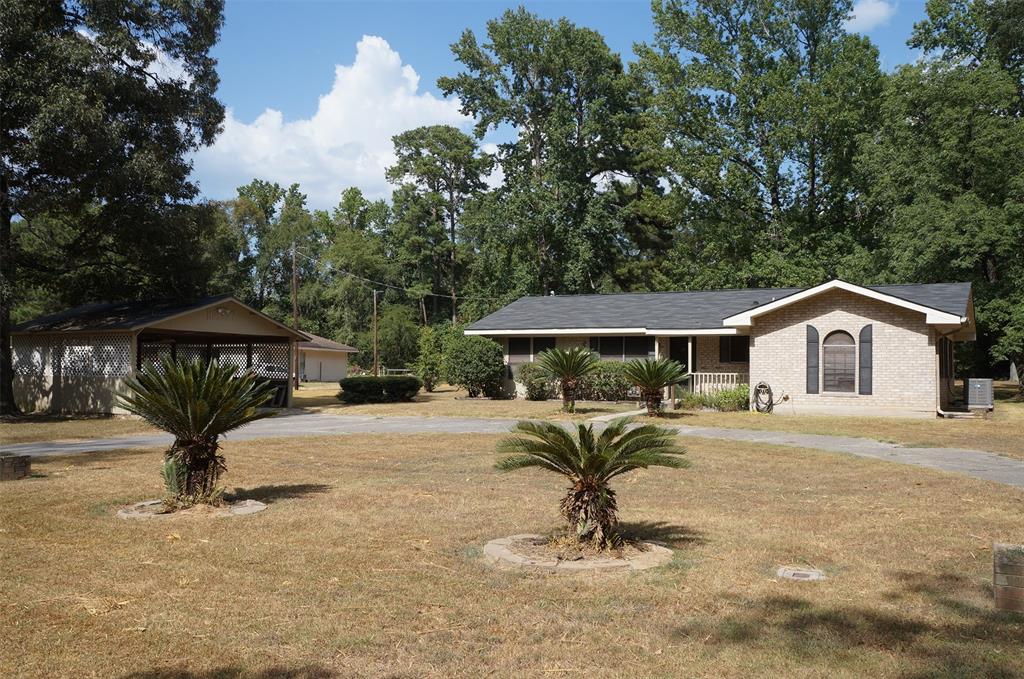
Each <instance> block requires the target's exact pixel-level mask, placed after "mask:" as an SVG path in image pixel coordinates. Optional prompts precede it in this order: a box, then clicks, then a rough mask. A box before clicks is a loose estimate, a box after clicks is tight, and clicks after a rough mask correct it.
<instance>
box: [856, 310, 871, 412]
mask: <svg viewBox="0 0 1024 679" xmlns="http://www.w3.org/2000/svg"><path fill="white" fill-rule="evenodd" d="M858 391H859V393H861V394H864V395H865V396H870V395H871V326H870V325H865V326H864V327H863V328H861V329H860V389H859V390H858Z"/></svg>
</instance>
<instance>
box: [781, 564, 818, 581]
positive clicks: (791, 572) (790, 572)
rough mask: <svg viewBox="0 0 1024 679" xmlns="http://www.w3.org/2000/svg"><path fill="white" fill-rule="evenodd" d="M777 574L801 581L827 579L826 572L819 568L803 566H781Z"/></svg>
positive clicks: (787, 578)
mask: <svg viewBox="0 0 1024 679" xmlns="http://www.w3.org/2000/svg"><path fill="white" fill-rule="evenodd" d="M775 575H776V576H778V577H780V578H785V579H786V580H797V581H801V582H814V581H817V580H825V579H826V578H825V574H824V573H823V572H821V571H819V570H818V569H817V568H802V567H800V566H780V567H779V570H777V571H775Z"/></svg>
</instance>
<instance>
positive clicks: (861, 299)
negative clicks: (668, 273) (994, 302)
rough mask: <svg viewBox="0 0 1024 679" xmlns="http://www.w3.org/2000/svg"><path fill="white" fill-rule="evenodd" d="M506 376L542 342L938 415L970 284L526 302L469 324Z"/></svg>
mask: <svg viewBox="0 0 1024 679" xmlns="http://www.w3.org/2000/svg"><path fill="white" fill-rule="evenodd" d="M465 332H466V334H468V335H482V336H485V337H490V338H493V339H494V340H496V341H497V342H499V343H500V344H501V345H502V347H503V348H504V351H505V358H506V361H507V363H508V365H509V366H510V368H511V370H510V372H511V373H512V374H513V375H515V374H516V368H517V367H518V366H519V365H521V364H523V363H526V362H529V361H532V360H533V359H534V357H535V356H536V355H537V354H538V353H540V352H541V351H543V350H544V349H547V348H550V347H556V346H557V347H563V348H565V347H570V346H574V345H584V346H590V347H591V348H592V349H593V350H594V351H596V352H598V353H599V354H600V355H601V358H603V359H610V360H627V359H631V358H637V357H652V358H654V357H661V356H667V357H670V358H672V359H674V360H677V361H679V362H680V363H682V364H683V365H684V366H686V367H687V368H688V370H689V371H690V373H691V375H692V377H691V382H690V385H691V388H692V389H694V390H695V391H699V392H707V391H710V390H713V389H717V388H721V387H724V386H729V385H735V384H743V383H746V384H757V383H760V382H764V383H766V384H768V385H769V386H770V387H771V388H772V391H773V392H774V394H775V398H776V400H779V399H780V398H781V397H782V396H783V395H785V396H788V397H789V398H788V400H787V401H786V402H785V405H784V406H780V407H778V408H777V411H778V412H804V413H808V412H851V411H852V412H863V413H864V414H901V415H911V414H919V415H934V414H935V413H937V412H941V411H942V410H943V409H944V408H946V407H948V406H949V405H950V403H951V401H952V394H953V378H954V374H953V346H954V343H955V342H963V341H973V340H974V339H975V325H974V305H973V302H972V298H971V285H970V283H934V284H915V285H877V286H860V285H854V284H852V283H847V282H845V281H841V280H832V281H829V282H827V283H823V284H821V285H817V286H814V287H811V288H773V289H770V288H764V289H759V288H754V289H742V290H741V289H735V290H710V291H698V292H659V293H620V294H605V295H560V296H554V295H552V296H547V297H523V298H521V299H519V300H516V301H515V302H512V303H511V304H509V305H508V306H506V307H504V308H502V309H499V310H498V311H496V312H494V313H493V314H491V315H489V316H486V317H484V318H482V319H480V320H479V321H477V322H476V323H473V324H472V325H470V326H468V328H467V329H466V331H465Z"/></svg>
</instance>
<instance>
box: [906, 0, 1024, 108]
mask: <svg viewBox="0 0 1024 679" xmlns="http://www.w3.org/2000/svg"><path fill="white" fill-rule="evenodd" d="M925 9H926V12H927V18H926V19H925V20H924V21H920V22H918V23H917V24H915V25H914V34H913V35H912V36H911V38H910V40H909V41H907V44H909V45H910V46H911V47H916V48H918V49H920V50H922V51H924V53H925V54H926V55H928V56H929V57H931V58H934V59H938V60H941V61H943V62H947V63H958V64H960V65H963V66H970V67H977V66H980V65H981V64H983V63H986V62H987V63H989V64H995V65H997V66H999V67H1000V68H1002V69H1003V70H1004V71H1006V72H1007V73H1009V74H1010V76H1011V77H1012V78H1013V79H1014V80H1015V81H1016V82H1017V86H1018V90H1019V93H1020V95H1021V104H1022V106H1021V109H1019V110H1018V112H1020V111H1021V110H1024V3H1021V2H1020V1H1019V0H928V2H927V4H926V6H925Z"/></svg>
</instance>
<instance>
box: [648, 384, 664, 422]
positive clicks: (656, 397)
mask: <svg viewBox="0 0 1024 679" xmlns="http://www.w3.org/2000/svg"><path fill="white" fill-rule="evenodd" d="M644 403H645V404H646V406H647V414H648V415H649V416H651V417H657V416H658V415H660V414H661V389H658V390H653V389H652V390H650V391H645V392H644Z"/></svg>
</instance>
